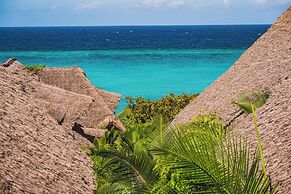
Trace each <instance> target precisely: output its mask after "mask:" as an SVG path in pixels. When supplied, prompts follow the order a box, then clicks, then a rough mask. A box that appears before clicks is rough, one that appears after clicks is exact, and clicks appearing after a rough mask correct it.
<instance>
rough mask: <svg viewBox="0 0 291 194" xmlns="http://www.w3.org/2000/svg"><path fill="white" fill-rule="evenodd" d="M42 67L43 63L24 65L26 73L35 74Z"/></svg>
mask: <svg viewBox="0 0 291 194" xmlns="http://www.w3.org/2000/svg"><path fill="white" fill-rule="evenodd" d="M44 67H45V65H42V64H36V65H26V66H25V69H26V70H27V72H28V73H33V74H36V73H37V72H39V71H40V70H42V69H43V68H44Z"/></svg>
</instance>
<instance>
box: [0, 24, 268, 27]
mask: <svg viewBox="0 0 291 194" xmlns="http://www.w3.org/2000/svg"><path fill="white" fill-rule="evenodd" d="M264 25H272V24H271V23H258V24H255V23H254V24H140V25H139V24H137V25H32V26H0V28H50V27H52V28H54V27H56V28H58V27H72V28H74V27H163V26H165V27H170V26H182V27H183V26H264Z"/></svg>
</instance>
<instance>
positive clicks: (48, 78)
mask: <svg viewBox="0 0 291 194" xmlns="http://www.w3.org/2000/svg"><path fill="white" fill-rule="evenodd" d="M37 75H38V77H39V79H40V81H41V83H42V85H40V84H38V86H39V87H37V86H36V88H37V90H38V94H39V97H40V98H43V99H46V101H47V103H46V106H47V107H48V110H49V112H50V113H52V114H54V115H58V116H57V117H56V119H57V120H58V121H60V120H59V119H60V118H61V120H62V122H63V123H65V124H73V123H74V122H75V123H78V124H80V125H82V126H83V127H86V128H96V127H97V128H106V127H107V126H109V125H115V126H116V127H117V128H119V129H120V130H121V131H124V130H125V128H124V127H123V125H122V124H121V122H120V121H119V120H118V119H117V118H116V117H115V115H114V112H115V109H116V107H117V105H118V103H119V101H120V98H121V95H118V94H115V93H112V92H107V91H104V90H101V89H99V88H96V87H95V86H93V85H92V84H91V82H90V81H89V80H88V78H87V77H86V75H85V73H84V71H83V70H82V69H81V68H79V67H67V68H44V69H42V70H41V71H39V72H38V73H37ZM59 107H61V108H59Z"/></svg>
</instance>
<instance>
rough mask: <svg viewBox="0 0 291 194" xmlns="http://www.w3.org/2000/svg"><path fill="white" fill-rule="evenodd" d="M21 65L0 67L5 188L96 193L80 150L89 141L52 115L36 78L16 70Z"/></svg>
mask: <svg viewBox="0 0 291 194" xmlns="http://www.w3.org/2000/svg"><path fill="white" fill-rule="evenodd" d="M18 65H19V63H18V62H15V63H13V65H12V66H9V67H2V66H0V96H1V98H0V134H1V135H0V164H1V165H0V193H92V192H93V189H94V175H93V170H92V163H91V160H90V158H89V157H88V156H86V153H85V151H83V150H82V149H81V146H84V145H86V144H90V142H88V141H87V140H86V139H84V138H83V137H82V136H81V135H79V134H78V133H76V132H74V131H72V130H70V129H68V128H65V127H64V126H63V125H59V124H58V123H57V121H56V120H55V119H53V118H52V117H51V116H50V115H49V114H47V110H46V108H45V107H44V106H43V104H44V101H42V100H41V99H39V98H38V96H37V95H36V94H37V93H36V90H35V86H36V83H37V82H35V79H34V78H32V77H31V76H29V75H25V74H22V73H23V72H25V71H23V69H21V68H20V69H18V70H17V71H12V70H13V69H14V70H15V69H17V66H18ZM13 66H14V67H13Z"/></svg>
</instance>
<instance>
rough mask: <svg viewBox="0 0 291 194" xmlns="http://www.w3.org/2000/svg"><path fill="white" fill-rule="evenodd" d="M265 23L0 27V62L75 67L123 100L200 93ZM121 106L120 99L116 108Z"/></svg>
mask: <svg viewBox="0 0 291 194" xmlns="http://www.w3.org/2000/svg"><path fill="white" fill-rule="evenodd" d="M269 27H270V26H269V25H226V26H223V25H221V26H123V27H17V28H0V60H1V61H4V60H6V59H7V58H10V57H13V58H18V59H19V60H20V61H21V62H22V63H23V64H25V65H27V64H29V65H33V64H40V63H41V64H44V65H46V66H50V67H63V66H73V65H78V66H80V67H82V68H83V69H84V70H85V72H86V74H87V76H88V77H89V79H90V80H91V82H92V83H93V84H94V85H96V86H97V87H100V88H103V89H106V90H109V91H113V92H116V93H120V94H122V95H123V96H124V97H125V96H134V97H137V96H143V97H146V98H150V99H157V98H160V97H162V96H164V95H166V94H168V93H170V92H173V93H175V94H181V93H200V92H201V91H203V90H204V89H205V88H206V87H207V86H209V85H210V84H211V83H212V82H213V81H214V80H215V79H217V78H218V77H219V76H220V75H221V74H223V73H224V72H225V71H226V70H227V69H228V68H229V67H230V66H231V65H232V64H233V63H234V62H235V61H236V60H237V59H238V58H239V57H240V55H241V54H242V53H243V52H244V51H245V50H246V49H247V48H248V47H250V46H251V44H252V43H253V42H254V41H256V40H257V39H258V38H259V37H260V36H261V35H262V34H263V33H264V32H266V30H267V29H268V28H269ZM124 106H125V102H124V100H123V101H122V103H121V105H120V107H119V110H121V109H122V108H123V107H124Z"/></svg>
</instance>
